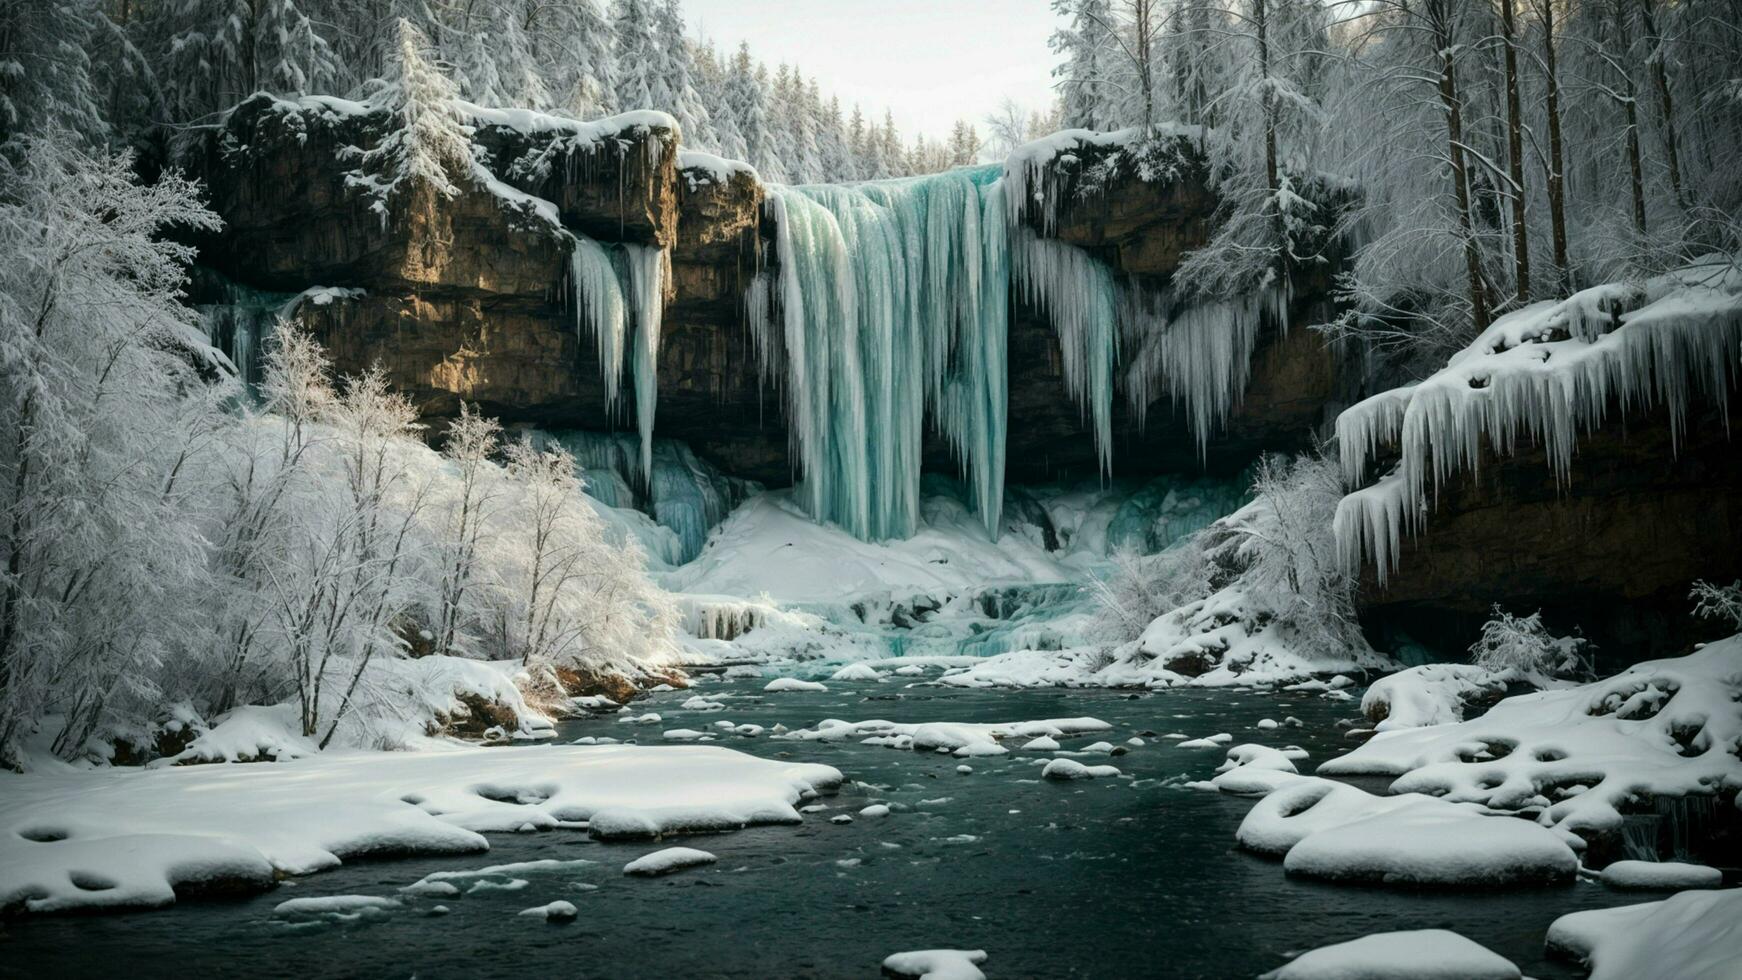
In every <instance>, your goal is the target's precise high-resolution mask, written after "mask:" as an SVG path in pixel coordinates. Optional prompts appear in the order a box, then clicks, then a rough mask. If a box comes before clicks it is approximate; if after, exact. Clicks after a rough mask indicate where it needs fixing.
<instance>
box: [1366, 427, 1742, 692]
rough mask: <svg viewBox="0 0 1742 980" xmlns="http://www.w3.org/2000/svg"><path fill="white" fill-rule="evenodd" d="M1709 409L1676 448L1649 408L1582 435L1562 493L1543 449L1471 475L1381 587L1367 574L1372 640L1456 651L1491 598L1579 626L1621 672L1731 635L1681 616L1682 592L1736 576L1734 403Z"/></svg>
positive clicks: (1741, 518) (1486, 464)
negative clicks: (1700, 583)
mask: <svg viewBox="0 0 1742 980" xmlns="http://www.w3.org/2000/svg"><path fill="white" fill-rule="evenodd" d="M1738 394H1739V393H1737V392H1732V393H1731V397H1730V402H1729V405H1730V407H1729V409H1728V417H1726V413H1725V411H1724V410H1721V409H1719V408H1717V407H1715V406H1712V405H1710V404H1707V405H1706V406H1705V407H1704V408H1703V409H1702V410H1701V411H1699V412H1696V413H1693V414H1691V415H1690V417H1689V419H1688V420H1687V425H1686V431H1685V432H1684V433H1683V434H1682V438H1681V441H1680V444H1679V446H1678V445H1677V444H1676V443H1675V441H1674V440H1673V439H1672V436H1671V431H1670V425H1669V413H1668V410H1667V409H1664V408H1659V409H1657V410H1656V411H1653V412H1650V413H1646V414H1635V415H1632V416H1628V417H1625V418H1623V416H1622V414H1621V413H1620V412H1619V410H1617V411H1615V412H1614V413H1612V414H1611V416H1610V422H1609V423H1608V424H1606V425H1604V426H1603V427H1601V428H1599V429H1598V430H1596V431H1594V432H1591V433H1588V434H1585V435H1582V436H1581V438H1580V440H1579V450H1578V455H1577V456H1576V457H1575V458H1574V460H1573V466H1572V470H1571V472H1570V474H1569V480H1568V482H1567V483H1566V484H1565V485H1559V484H1557V481H1556V479H1555V476H1554V472H1553V470H1552V469H1551V467H1550V465H1549V461H1548V458H1547V456H1546V454H1545V453H1544V452H1543V451H1542V450H1541V449H1540V448H1526V449H1522V450H1521V451H1520V452H1518V453H1517V454H1516V455H1512V456H1504V457H1497V456H1495V455H1494V454H1493V453H1492V451H1490V450H1487V449H1485V450H1484V452H1483V456H1482V459H1481V460H1480V462H1479V464H1478V465H1477V466H1476V467H1475V468H1473V469H1471V470H1468V471H1465V472H1463V473H1460V474H1458V475H1456V476H1454V477H1453V478H1452V479H1450V480H1449V481H1448V482H1447V484H1446V485H1445V486H1444V487H1442V488H1441V490H1440V492H1439V494H1438V497H1437V501H1436V502H1435V503H1434V505H1433V506H1432V509H1431V511H1430V512H1429V514H1428V517H1427V522H1426V525H1425V527H1424V528H1423V529H1422V531H1421V533H1420V534H1419V535H1416V536H1414V537H1410V536H1408V535H1405V537H1404V540H1403V547H1402V552H1401V555H1400V558H1399V561H1398V567H1397V569H1396V570H1395V571H1393V572H1392V573H1391V574H1390V575H1389V576H1387V579H1386V581H1385V583H1384V584H1383V585H1381V584H1380V583H1379V582H1378V581H1377V578H1376V576H1375V575H1374V572H1373V570H1372V569H1371V568H1368V569H1367V571H1366V574H1365V577H1364V582H1363V586H1362V605H1363V607H1364V612H1363V619H1364V622H1365V623H1366V624H1367V625H1368V626H1369V629H1370V632H1372V633H1373V634H1374V636H1375V638H1376V640H1377V641H1378V642H1379V643H1380V644H1384V645H1390V644H1391V643H1394V642H1395V641H1396V640H1397V638H1398V637H1399V636H1400V635H1401V636H1406V637H1408V638H1410V639H1412V640H1414V641H1415V642H1418V643H1422V644H1424V645H1426V646H1428V647H1429V648H1430V649H1433V648H1436V647H1439V648H1442V652H1446V653H1461V652H1462V650H1463V649H1464V647H1466V646H1468V645H1469V643H1471V642H1472V641H1473V640H1474V639H1475V637H1476V634H1477V631H1478V630H1479V629H1480V626H1481V623H1482V622H1483V621H1484V620H1486V619H1487V618H1488V615H1489V608H1490V606H1491V605H1493V604H1495V603H1499V604H1500V605H1502V606H1504V607H1505V608H1506V610H1507V611H1509V612H1513V613H1518V614H1528V613H1531V612H1535V611H1537V610H1539V609H1540V610H1542V612H1543V618H1544V621H1545V623H1547V624H1548V625H1549V626H1550V627H1551V628H1552V629H1553V630H1554V631H1555V632H1559V633H1568V632H1571V631H1572V630H1573V629H1574V628H1578V629H1581V630H1583V632H1584V633H1585V634H1586V636H1587V637H1589V638H1591V639H1592V640H1593V641H1594V642H1595V643H1596V646H1597V655H1598V657H1599V659H1600V660H1601V661H1603V662H1605V663H1607V664H1617V665H1618V664H1625V663H1631V662H1635V661H1638V660H1644V659H1648V658H1649V657H1651V656H1657V655H1667V654H1670V653H1674V652H1678V651H1681V650H1685V649H1686V647H1687V645H1688V644H1689V643H1692V642H1694V641H1696V640H1705V639H1715V638H1717V637H1718V636H1720V635H1722V634H1724V633H1725V632H1726V630H1725V629H1724V628H1723V627H1722V626H1721V625H1720V624H1717V623H1705V624H1702V623H1701V622H1700V621H1698V620H1695V619H1693V618H1691V617H1690V616H1689V610H1690V608H1691V606H1692V603H1691V602H1690V600H1689V599H1688V588H1689V585H1690V583H1691V582H1692V581H1693V580H1695V579H1699V578H1705V579H1708V580H1711V581H1714V582H1719V583H1728V582H1731V581H1733V580H1735V579H1737V578H1739V577H1742V510H1739V509H1738V507H1737V502H1738V501H1742V451H1739V447H1738V445H1737V443H1736V442H1735V441H1734V437H1733V436H1732V433H1735V432H1738V431H1742V403H1739V402H1738Z"/></svg>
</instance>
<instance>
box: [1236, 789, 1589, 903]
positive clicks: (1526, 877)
mask: <svg viewBox="0 0 1742 980" xmlns="http://www.w3.org/2000/svg"><path fill="white" fill-rule="evenodd" d="M1235 837H1236V839H1237V840H1238V841H1239V842H1240V844H1241V845H1242V846H1243V847H1247V848H1249V849H1251V850H1256V851H1263V852H1267V853H1283V852H1286V855H1285V857H1284V858H1283V868H1284V869H1285V870H1287V871H1288V872H1289V873H1290V874H1300V875H1306V876H1309V877H1315V878H1328V879H1331V880H1346V881H1374V882H1384V883H1388V884H1409V885H1453V886H1457V885H1499V884H1512V883H1517V882H1540V881H1555V880H1562V879H1566V878H1571V877H1572V876H1573V874H1574V873H1575V872H1576V871H1577V870H1578V857H1577V856H1576V855H1575V854H1574V853H1573V851H1572V849H1571V848H1570V847H1568V846H1567V844H1566V842H1565V841H1564V840H1563V839H1562V838H1561V837H1560V836H1559V835H1558V834H1556V833H1555V832H1554V831H1552V830H1549V829H1548V828H1546V827H1543V826H1540V825H1538V824H1535V823H1532V822H1530V821H1527V820H1521V819H1518V818H1515V817H1508V816H1492V815H1485V814H1484V812H1483V810H1482V808H1480V807H1477V806H1474V805H1471V804H1458V803H1448V802H1446V801H1444V800H1440V799H1435V798H1433V797H1430V796H1422V795H1420V794H1409V795H1405V796H1396V797H1383V796H1374V795H1373V794H1371V793H1367V792H1364V791H1362V790H1359V789H1356V788H1355V787H1353V786H1347V785H1344V784H1341V783H1332V782H1330V781H1329V780H1322V779H1317V778H1307V777H1301V778H1300V779H1299V780H1298V781H1296V782H1293V783H1289V784H1287V785H1285V786H1283V787H1282V788H1281V789H1279V790H1277V791H1276V792H1274V793H1272V794H1270V795H1269V796H1267V797H1265V798H1264V799H1262V800H1260V801H1259V802H1258V804H1257V805H1256V806H1254V807H1253V808H1252V811H1251V812H1250V813H1248V814H1247V815H1246V819H1245V820H1243V821H1242V822H1241V824H1240V828H1239V830H1238V831H1237V832H1236V834H1235Z"/></svg>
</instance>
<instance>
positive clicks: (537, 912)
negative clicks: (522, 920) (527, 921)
mask: <svg viewBox="0 0 1742 980" xmlns="http://www.w3.org/2000/svg"><path fill="white" fill-rule="evenodd" d="M518 914H519V915H527V916H536V917H537V918H540V919H544V920H545V921H547V922H566V921H568V920H569V919H573V918H575V917H576V916H578V915H580V914H581V910H580V909H577V908H575V905H574V903H573V902H565V901H563V900H562V899H560V898H559V899H557V900H556V901H554V902H550V903H548V904H545V905H539V906H535V907H533V908H530V909H521V910H520V912H519V913H518Z"/></svg>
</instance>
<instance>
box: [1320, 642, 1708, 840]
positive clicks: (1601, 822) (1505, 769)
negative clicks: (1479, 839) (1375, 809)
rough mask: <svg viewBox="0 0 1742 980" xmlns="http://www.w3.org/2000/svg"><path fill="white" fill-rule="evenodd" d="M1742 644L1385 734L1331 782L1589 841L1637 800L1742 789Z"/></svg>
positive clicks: (1343, 762) (1336, 767) (1347, 758)
mask: <svg viewBox="0 0 1742 980" xmlns="http://www.w3.org/2000/svg"><path fill="white" fill-rule="evenodd" d="M1739 742H1742V636H1734V637H1731V638H1729V639H1726V640H1721V641H1719V642H1716V643H1711V644H1708V645H1707V646H1706V647H1705V648H1704V649H1701V650H1699V651H1697V652H1695V653H1692V654H1690V655H1688V656H1686V657H1678V658H1674V659H1669V660H1654V661H1650V662H1647V663H1642V664H1636V665H1635V666H1633V667H1629V668H1628V669H1627V670H1625V671H1623V672H1622V673H1620V674H1617V675H1615V676H1614V677H1611V678H1608V679H1607V680H1601V681H1596V682H1594V683H1591V684H1584V685H1580V686H1577V687H1570V688H1566V689H1562V690H1553V691H1540V692H1537V693H1534V694H1525V695H1521V696H1519V697H1514V698H1507V699H1506V700H1504V701H1502V702H1500V703H1499V704H1497V705H1495V706H1494V707H1493V708H1492V709H1490V710H1489V711H1488V713H1487V714H1485V715H1483V716H1482V717H1480V718H1477V719H1474V720H1471V721H1465V722H1460V723H1458V724H1455V725H1439V726H1435V727H1432V728H1418V729H1407V730H1402V731H1388V732H1381V733H1379V734H1378V735H1375V736H1374V737H1373V738H1372V739H1371V740H1370V741H1368V742H1367V743H1365V744H1364V745H1362V746H1360V747H1359V748H1357V749H1355V750H1354V751H1352V752H1349V753H1348V754H1346V755H1342V756H1339V757H1337V758H1335V759H1331V760H1329V761H1327V762H1325V763H1324V764H1323V765H1321V766H1320V767H1319V770H1318V771H1319V772H1320V773H1322V774H1325V775H1375V774H1378V775H1393V776H1398V777H1400V778H1398V779H1397V780H1396V781H1395V782H1393V783H1392V785H1391V790H1392V792H1394V793H1407V792H1425V793H1430V794H1433V795H1435V796H1443V797H1445V798H1446V799H1448V800H1457V801H1469V802H1476V803H1481V804H1483V805H1485V806H1488V807H1492V808H1494V809H1499V810H1518V811H1524V812H1534V813H1536V814H1537V815H1538V819H1539V820H1540V821H1541V822H1542V823H1544V824H1550V825H1556V826H1559V827H1562V828H1564V829H1566V830H1569V831H1573V832H1575V833H1579V834H1581V835H1589V834H1592V833H1602V832H1618V831H1619V830H1620V828H1621V823H1622V820H1621V807H1623V806H1627V805H1630V804H1636V803H1637V802H1638V801H1640V800H1641V799H1642V798H1650V797H1658V796H1664V797H1676V796H1684V795H1688V794H1707V795H1710V794H1720V795H1721V794H1733V793H1735V792H1736V791H1737V790H1738V789H1742V759H1738V758H1737V756H1736V755H1735V751H1734V747H1735V746H1736V745H1737V744H1739Z"/></svg>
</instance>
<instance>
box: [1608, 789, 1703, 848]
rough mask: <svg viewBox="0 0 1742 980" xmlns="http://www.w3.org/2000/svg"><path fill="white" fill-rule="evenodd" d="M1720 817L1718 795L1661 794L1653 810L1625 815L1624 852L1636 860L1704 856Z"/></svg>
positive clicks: (1622, 830)
mask: <svg viewBox="0 0 1742 980" xmlns="http://www.w3.org/2000/svg"><path fill="white" fill-rule="evenodd" d="M1717 821H1718V798H1717V797H1715V796H1697V795H1695V796H1659V797H1657V798H1656V799H1655V800H1654V801H1653V804H1652V812H1650V813H1629V814H1625V815H1623V817H1622V818H1621V851H1622V856H1623V857H1625V858H1627V859H1628V860H1633V861H1694V862H1698V861H1699V860H1700V853H1699V852H1700V851H1701V850H1702V849H1703V848H1702V842H1704V841H1705V840H1706V839H1707V838H1708V837H1709V835H1710V833H1711V831H1712V830H1713V829H1715V827H1716V825H1717Z"/></svg>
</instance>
